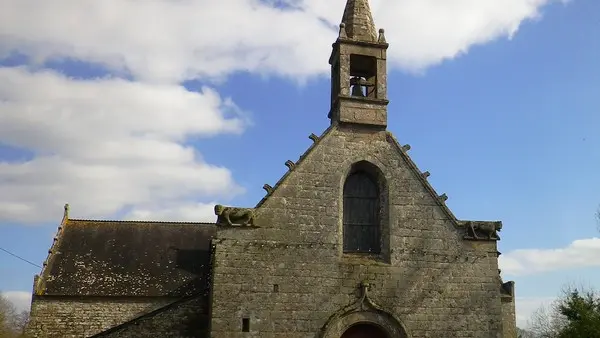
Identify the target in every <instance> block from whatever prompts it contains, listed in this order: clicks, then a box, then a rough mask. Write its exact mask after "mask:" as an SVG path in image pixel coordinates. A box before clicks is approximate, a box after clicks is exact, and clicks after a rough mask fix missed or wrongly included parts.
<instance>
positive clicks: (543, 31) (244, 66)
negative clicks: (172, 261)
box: [0, 0, 600, 327]
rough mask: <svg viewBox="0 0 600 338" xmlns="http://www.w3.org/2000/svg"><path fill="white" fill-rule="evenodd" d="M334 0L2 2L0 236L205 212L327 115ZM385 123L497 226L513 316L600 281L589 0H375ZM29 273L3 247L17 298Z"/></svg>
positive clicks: (240, 191) (31, 240)
mask: <svg viewBox="0 0 600 338" xmlns="http://www.w3.org/2000/svg"><path fill="white" fill-rule="evenodd" d="M344 2H345V1H344V0H331V1H322V0H223V1H213V0H178V1H172V0H148V1H144V2H140V1H133V0H104V1H91V0H90V1H77V2H75V3H74V2H72V1H70V0H54V1H52V2H48V1H46V2H39V1H36V0H5V1H3V10H2V11H1V12H0V248H2V249H4V250H7V251H9V252H11V253H13V254H16V255H18V256H20V257H22V258H24V259H26V260H29V261H31V262H32V263H34V264H36V265H42V263H43V261H44V260H45V259H46V257H47V253H48V252H47V251H48V249H49V247H50V245H51V243H52V238H53V237H54V234H55V232H56V230H57V227H58V224H59V222H60V220H61V218H62V214H63V205H64V204H65V203H69V204H70V206H71V213H70V214H71V217H72V218H99V219H139V220H142V219H144V220H146V219H148V220H177V221H208V222H210V221H214V215H213V212H212V207H213V205H214V204H215V203H223V204H230V205H240V206H249V207H252V206H254V205H255V204H256V203H257V202H258V201H259V200H260V199H261V198H262V197H263V196H264V191H263V190H262V186H263V184H265V183H268V184H271V185H274V183H275V182H277V180H278V179H279V178H280V177H281V176H282V175H283V174H284V173H285V171H286V170H287V168H286V167H285V166H284V163H285V161H286V160H288V159H296V158H297V157H298V156H299V155H300V154H302V153H303V152H304V151H305V150H306V149H307V148H308V147H309V146H310V144H311V141H310V140H309V139H308V135H310V134H311V133H315V134H317V135H320V134H321V133H322V132H323V130H324V129H325V128H327V126H328V124H329V120H328V119H327V112H328V109H329V95H330V93H329V89H330V86H329V78H328V76H329V65H328V57H329V53H330V51H331V43H333V42H334V40H335V38H336V36H337V29H336V27H337V26H338V25H339V22H340V19H341V16H342V12H343V7H344ZM371 9H372V12H373V16H374V19H375V24H376V25H377V27H378V28H385V32H386V33H385V34H386V38H387V41H388V42H389V43H390V48H389V52H388V69H389V77H388V88H389V89H388V90H389V92H388V94H389V99H390V105H389V113H388V116H389V118H388V120H389V121H388V122H389V124H388V130H390V131H391V132H392V133H394V135H395V136H396V137H397V138H398V139H399V141H400V142H401V143H402V144H406V143H408V144H410V145H411V146H412V150H410V156H411V157H412V159H413V160H414V161H415V162H416V164H417V165H418V166H419V168H420V169H421V170H422V171H426V170H427V171H430V172H431V177H430V178H429V181H430V182H431V183H432V185H433V187H434V188H435V189H436V191H437V192H438V193H439V194H442V193H446V194H447V195H448V196H449V199H448V201H447V204H448V206H449V207H450V208H451V210H452V211H453V212H454V214H455V215H456V216H457V217H458V218H460V219H474V220H502V221H503V225H504V227H503V231H502V233H501V237H502V239H501V241H500V242H499V248H500V251H501V252H502V255H501V256H500V267H501V269H502V276H503V278H504V280H514V281H515V282H516V288H517V289H516V293H517V321H518V325H519V326H522V327H525V326H526V325H527V320H528V318H529V316H530V315H531V313H532V311H534V310H535V309H536V308H538V307H539V306H540V305H541V304H547V303H548V302H550V301H552V300H553V299H554V297H556V296H557V295H558V294H559V292H560V289H561V287H562V286H563V285H565V284H568V283H585V284H586V285H591V286H598V287H600V269H599V268H600V233H599V231H598V229H597V225H598V224H597V222H596V218H595V213H596V210H597V208H598V205H599V204H600V189H599V187H600V175H598V173H599V172H600V133H599V132H598V130H599V127H600V114H599V112H598V110H599V109H600V95H599V94H600V62H599V61H598V60H600V40H599V39H598V38H597V36H598V34H600V20H598V16H597V14H596V13H599V12H600V2H599V1H597V0H571V1H560V0H554V1H553V0H503V1H497V0H395V1H391V0H371ZM39 272H40V268H39V267H36V266H34V265H32V264H29V263H27V262H24V261H22V260H19V259H17V258H15V257H13V256H11V255H9V254H7V253H5V252H4V251H0V276H1V277H0V290H1V291H2V292H4V294H5V296H7V297H8V298H9V299H11V300H12V301H13V302H15V304H17V306H18V307H19V308H20V309H27V308H28V307H29V302H30V296H29V294H30V293H31V289H32V284H33V276H34V275H35V274H36V273H39Z"/></svg>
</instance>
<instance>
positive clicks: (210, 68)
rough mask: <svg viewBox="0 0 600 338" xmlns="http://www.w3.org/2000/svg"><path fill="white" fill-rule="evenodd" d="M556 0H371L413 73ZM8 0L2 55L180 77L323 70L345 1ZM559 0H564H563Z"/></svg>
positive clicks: (398, 60)
mask: <svg viewBox="0 0 600 338" xmlns="http://www.w3.org/2000/svg"><path fill="white" fill-rule="evenodd" d="M553 1H555V2H557V1H559V0H502V1H498V0H453V1H439V0H402V1H401V0H394V1H392V0H387V1H384V0H372V6H371V7H372V9H373V13H374V16H375V21H376V24H377V26H378V27H385V28H386V31H387V33H386V36H387V38H388V41H389V42H390V43H391V46H392V47H391V48H390V54H389V58H390V61H391V63H392V65H397V66H401V67H403V68H405V69H412V70H419V69H422V68H424V67H427V66H429V65H432V64H436V63H438V62H440V61H441V60H443V59H447V58H453V57H455V56H456V55H458V54H460V53H463V52H465V51H467V50H468V48H469V47H470V46H472V45H474V44H481V43H485V42H488V41H490V40H493V39H496V38H499V37H502V36H504V37H507V36H511V35H512V34H514V33H515V32H516V31H517V29H518V27H519V25H520V24H521V23H522V22H523V21H524V20H527V19H533V18H537V17H538V16H539V11H540V9H541V8H542V7H543V6H544V5H546V4H548V3H550V2H553ZM269 2H271V3H272V2H273V1H264V0H263V1H260V0H222V1H214V0H177V1H173V0H147V1H134V0H103V1H92V0H82V1H75V2H73V1H71V0H55V1H51V2H49V1H41V2H40V1H37V0H5V1H3V10H2V11H1V12H0V32H2V35H0V55H2V53H5V54H6V53H9V52H11V51H15V50H18V51H20V52H23V53H26V54H28V55H30V56H32V57H34V58H35V59H36V60H46V59H52V58H63V57H72V58H76V59H80V60H84V61H93V62H98V63H102V64H104V65H107V66H109V67H110V68H112V69H113V70H119V71H124V72H130V73H131V74H133V75H134V77H135V78H137V79H142V80H152V81H172V82H178V81H181V80H182V79H191V78H196V77H207V76H212V77H221V76H223V75H226V74H229V73H231V72H235V71H250V72H257V73H275V74H280V75H284V76H290V77H304V76H309V75H315V74H322V73H325V72H326V71H327V70H328V65H327V62H326V60H327V59H328V56H329V53H330V48H331V43H332V42H333V40H334V39H335V37H336V35H337V29H336V28H335V27H336V26H337V25H338V24H339V22H340V19H341V14H342V12H343V7H344V3H345V0H331V1H322V0H284V1H283V2H284V3H288V4H292V5H293V8H294V9H290V8H286V9H276V8H273V7H271V6H269ZM563 2H564V1H563Z"/></svg>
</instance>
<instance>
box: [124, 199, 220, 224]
mask: <svg viewBox="0 0 600 338" xmlns="http://www.w3.org/2000/svg"><path fill="white" fill-rule="evenodd" d="M215 204H216V203H182V204H177V205H169V206H164V205H163V206H157V205H149V206H145V207H139V208H136V209H134V210H132V211H131V212H129V213H128V214H127V215H126V216H125V217H124V218H125V219H128V220H156V221H173V220H178V221H182V222H184V221H188V222H207V223H210V222H214V221H215V220H216V218H217V216H215V212H214V206H215Z"/></svg>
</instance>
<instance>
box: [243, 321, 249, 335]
mask: <svg viewBox="0 0 600 338" xmlns="http://www.w3.org/2000/svg"><path fill="white" fill-rule="evenodd" d="M242 332H250V318H242Z"/></svg>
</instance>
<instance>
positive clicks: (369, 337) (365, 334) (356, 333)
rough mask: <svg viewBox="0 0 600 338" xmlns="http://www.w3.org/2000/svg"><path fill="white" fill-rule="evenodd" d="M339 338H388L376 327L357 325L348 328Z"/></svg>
mask: <svg viewBox="0 0 600 338" xmlns="http://www.w3.org/2000/svg"><path fill="white" fill-rule="evenodd" d="M341 338H388V336H387V334H386V333H385V332H384V331H383V330H382V329H380V328H378V327H377V326H374V325H369V324H358V325H354V326H352V327H350V328H349V329H348V330H347V331H346V332H344V334H343V335H342V337H341Z"/></svg>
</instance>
